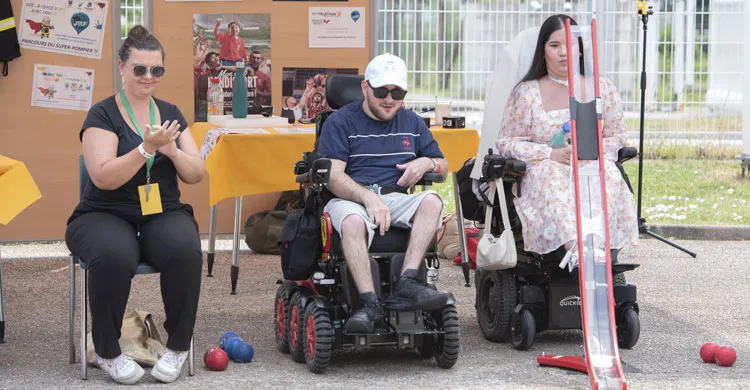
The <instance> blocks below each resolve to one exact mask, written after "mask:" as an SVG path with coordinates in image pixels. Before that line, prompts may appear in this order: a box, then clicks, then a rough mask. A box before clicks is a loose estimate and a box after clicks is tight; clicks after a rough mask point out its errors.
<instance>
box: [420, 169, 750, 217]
mask: <svg viewBox="0 0 750 390" xmlns="http://www.w3.org/2000/svg"><path fill="white" fill-rule="evenodd" d="M625 171H626V173H627V174H628V177H630V182H631V184H632V185H633V190H634V191H635V194H637V193H638V161H637V160H631V161H629V162H627V163H625ZM747 175H748V176H747V177H745V178H742V177H740V164H739V161H738V160H735V161H729V160H727V161H716V160H644V162H643V189H644V191H643V196H642V207H641V211H642V216H643V217H644V218H646V222H648V223H649V224H681V225H683V224H684V225H747V224H748V222H750V173H747ZM432 189H433V190H435V191H437V192H438V193H439V194H440V195H441V196H442V197H443V200H444V201H445V203H446V206H445V213H453V212H455V209H456V207H455V201H454V198H453V183H452V181H451V179H450V178H449V179H448V180H447V181H446V182H445V183H441V184H436V185H435V186H433V187H432Z"/></svg>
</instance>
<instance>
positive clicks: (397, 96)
mask: <svg viewBox="0 0 750 390" xmlns="http://www.w3.org/2000/svg"><path fill="white" fill-rule="evenodd" d="M367 85H368V86H370V89H372V94H373V95H374V96H375V97H376V98H378V99H385V98H386V96H388V94H389V93H390V94H391V97H392V98H393V100H404V98H405V97H406V91H404V90H403V89H398V88H394V89H388V88H386V87H378V88H375V87H373V86H372V84H370V82H369V81H368V82H367Z"/></svg>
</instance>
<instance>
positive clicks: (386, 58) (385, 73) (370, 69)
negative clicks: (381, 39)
mask: <svg viewBox="0 0 750 390" xmlns="http://www.w3.org/2000/svg"><path fill="white" fill-rule="evenodd" d="M407 79H408V77H407V75H406V63H405V62H404V60H402V59H401V58H398V57H396V56H394V55H393V54H388V53H386V54H381V55H379V56H377V57H375V58H373V59H372V61H370V63H369V64H367V69H366V70H365V80H367V81H369V82H370V85H372V87H373V88H379V87H382V86H384V85H388V84H393V85H395V86H397V87H399V88H401V89H403V90H404V91H406V86H407V83H406V81H407Z"/></svg>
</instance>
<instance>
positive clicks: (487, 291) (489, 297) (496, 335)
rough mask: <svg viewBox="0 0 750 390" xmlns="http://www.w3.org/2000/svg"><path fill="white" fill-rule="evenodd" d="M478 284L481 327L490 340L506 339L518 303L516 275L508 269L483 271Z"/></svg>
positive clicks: (478, 312) (478, 315)
mask: <svg viewBox="0 0 750 390" xmlns="http://www.w3.org/2000/svg"><path fill="white" fill-rule="evenodd" d="M476 285H477V304H476V311H477V321H478V322H479V329H481V330H482V334H483V335H484V337H485V338H486V339H487V340H489V341H492V342H503V341H506V340H507V339H508V337H509V336H510V329H511V325H510V320H511V315H512V314H513V309H514V308H515V307H516V304H517V292H516V279H515V276H513V274H512V273H510V272H508V271H482V272H481V275H480V277H479V281H478V282H477V283H476Z"/></svg>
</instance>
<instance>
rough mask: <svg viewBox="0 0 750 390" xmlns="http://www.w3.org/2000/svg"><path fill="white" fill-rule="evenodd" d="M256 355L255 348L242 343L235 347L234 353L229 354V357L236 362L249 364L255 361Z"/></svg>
mask: <svg viewBox="0 0 750 390" xmlns="http://www.w3.org/2000/svg"><path fill="white" fill-rule="evenodd" d="M254 354H255V350H254V349H253V346H252V345H250V344H248V343H246V342H244V341H243V342H242V343H237V344H235V345H233V348H232V353H230V354H229V357H231V358H232V360H234V361H236V362H242V363H247V362H249V361H251V360H253V355H254Z"/></svg>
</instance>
